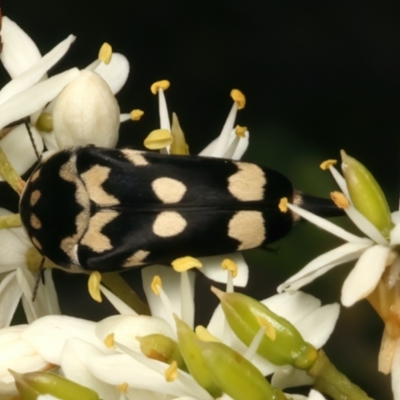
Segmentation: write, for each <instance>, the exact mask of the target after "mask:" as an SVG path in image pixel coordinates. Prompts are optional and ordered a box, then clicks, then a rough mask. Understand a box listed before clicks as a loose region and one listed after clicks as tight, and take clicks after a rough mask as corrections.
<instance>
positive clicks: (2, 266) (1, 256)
mask: <svg viewBox="0 0 400 400" xmlns="http://www.w3.org/2000/svg"><path fill="white" fill-rule="evenodd" d="M2 215H5V214H2ZM21 236H23V239H22V240H21ZM0 243H1V246H0V273H4V272H8V271H13V270H15V269H17V268H19V267H22V266H26V258H25V253H26V252H27V250H28V249H29V248H30V247H32V245H31V244H30V243H29V242H28V238H27V237H26V233H25V232H24V230H23V228H10V229H0Z"/></svg>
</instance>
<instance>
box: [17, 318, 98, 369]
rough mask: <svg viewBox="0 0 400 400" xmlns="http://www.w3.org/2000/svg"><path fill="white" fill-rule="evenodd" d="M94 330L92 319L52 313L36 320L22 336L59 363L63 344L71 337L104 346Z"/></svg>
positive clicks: (43, 354)
mask: <svg viewBox="0 0 400 400" xmlns="http://www.w3.org/2000/svg"><path fill="white" fill-rule="evenodd" d="M94 330H95V323H94V322H92V321H86V320H84V319H79V318H73V317H67V316H65V315H63V316H53V315H52V316H48V317H43V318H40V319H38V320H36V321H34V322H33V323H32V324H30V325H29V327H28V328H27V329H26V330H25V332H23V333H22V335H21V337H22V338H23V339H24V340H25V341H27V342H28V343H29V344H31V346H33V347H34V348H35V349H36V351H37V352H38V353H39V354H40V355H41V356H42V357H43V358H44V359H45V360H47V361H48V362H51V363H52V364H55V365H59V363H60V356H61V352H62V349H63V346H64V344H65V341H66V340H67V339H69V338H79V339H82V340H86V341H87V342H89V343H91V344H93V345H96V346H98V347H103V344H102V343H101V342H99V340H98V339H97V337H96V335H95V332H94Z"/></svg>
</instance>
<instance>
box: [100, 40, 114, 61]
mask: <svg viewBox="0 0 400 400" xmlns="http://www.w3.org/2000/svg"><path fill="white" fill-rule="evenodd" d="M112 53H113V51H112V47H111V45H110V44H108V43H107V42H104V43H103V44H102V46H101V47H100V50H99V55H98V59H99V60H100V61H101V62H103V63H104V64H109V63H110V61H111V58H112Z"/></svg>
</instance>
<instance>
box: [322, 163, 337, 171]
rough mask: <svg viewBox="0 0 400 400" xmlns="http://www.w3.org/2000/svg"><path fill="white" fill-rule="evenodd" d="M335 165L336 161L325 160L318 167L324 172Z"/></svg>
mask: <svg viewBox="0 0 400 400" xmlns="http://www.w3.org/2000/svg"><path fill="white" fill-rule="evenodd" d="M336 163H337V160H326V161H323V162H322V163H321V164H320V165H319V167H320V168H321V169H323V170H324V171H325V170H327V169H329V167H332V165H335V164H336Z"/></svg>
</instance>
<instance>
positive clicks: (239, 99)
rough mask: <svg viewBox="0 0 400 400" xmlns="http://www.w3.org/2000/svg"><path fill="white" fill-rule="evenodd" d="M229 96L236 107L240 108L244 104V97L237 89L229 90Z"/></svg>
mask: <svg viewBox="0 0 400 400" xmlns="http://www.w3.org/2000/svg"><path fill="white" fill-rule="evenodd" d="M231 98H232V100H233V101H234V102H235V103H236V106H237V109H238V110H241V109H242V108H244V107H245V105H246V97H245V95H244V94H243V93H242V92H241V91H240V90H239V89H232V90H231Z"/></svg>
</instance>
